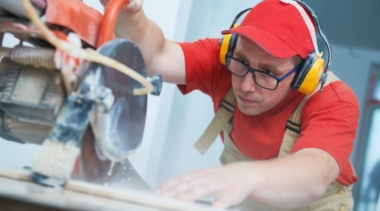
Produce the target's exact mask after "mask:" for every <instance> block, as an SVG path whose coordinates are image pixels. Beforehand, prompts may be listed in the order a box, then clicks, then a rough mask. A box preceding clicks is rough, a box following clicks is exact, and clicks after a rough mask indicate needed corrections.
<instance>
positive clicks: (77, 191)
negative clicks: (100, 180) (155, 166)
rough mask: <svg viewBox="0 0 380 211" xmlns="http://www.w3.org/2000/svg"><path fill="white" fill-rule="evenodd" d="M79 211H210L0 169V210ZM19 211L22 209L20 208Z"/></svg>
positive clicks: (203, 207) (155, 198) (148, 197)
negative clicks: (43, 181)
mask: <svg viewBox="0 0 380 211" xmlns="http://www.w3.org/2000/svg"><path fill="white" fill-rule="evenodd" d="M22 206H25V207H27V210H31V211H33V210H83V211H90V210H91V211H97V210H99V211H100V210H104V211H116V210H133V211H136V210H139V211H158V210H164V211H170V210H176V211H190V210H191V211H211V210H216V209H212V208H211V207H208V206H203V205H198V204H192V203H184V202H180V201H175V200H170V199H166V198H162V197H158V196H156V195H153V194H146V193H142V192H138V191H131V190H125V191H119V190H112V189H109V188H107V187H104V186H100V185H94V184H89V183H85V182H79V181H73V180H69V181H68V182H67V183H66V184H65V185H64V187H62V188H52V187H46V186H41V185H38V184H35V183H33V182H31V181H29V177H28V172H22V171H13V170H7V169H0V211H2V210H20V208H22ZM21 210H22V209H21Z"/></svg>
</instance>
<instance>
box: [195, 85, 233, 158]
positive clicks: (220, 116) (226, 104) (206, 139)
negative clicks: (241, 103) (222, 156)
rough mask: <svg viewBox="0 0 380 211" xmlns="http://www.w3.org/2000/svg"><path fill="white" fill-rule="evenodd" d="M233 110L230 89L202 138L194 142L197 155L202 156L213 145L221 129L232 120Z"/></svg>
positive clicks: (231, 91)
mask: <svg viewBox="0 0 380 211" xmlns="http://www.w3.org/2000/svg"><path fill="white" fill-rule="evenodd" d="M234 110H235V95H234V92H233V90H232V87H231V88H230V90H229V91H228V92H227V94H226V96H225V97H224V99H223V100H222V102H221V103H220V106H219V109H218V111H217V112H216V114H215V116H214V118H213V119H212V121H211V123H210V124H209V125H208V127H207V128H206V130H205V131H204V132H203V134H202V136H201V137H200V138H199V139H198V141H197V142H195V144H194V147H195V148H196V149H197V150H198V152H199V153H201V154H204V153H205V152H206V151H207V150H208V149H209V148H210V147H211V145H212V144H213V143H214V141H215V139H216V138H217V137H218V135H219V134H220V132H221V131H222V130H223V127H224V126H225V125H226V124H227V123H228V121H229V120H230V119H231V118H232V116H233V114H234Z"/></svg>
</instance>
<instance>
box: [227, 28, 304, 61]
mask: <svg viewBox="0 0 380 211" xmlns="http://www.w3.org/2000/svg"><path fill="white" fill-rule="evenodd" d="M222 34H223V35H224V34H237V35H240V36H244V37H246V38H249V39H250V40H252V41H254V42H256V43H257V44H258V45H260V46H261V47H262V48H263V49H264V50H266V51H267V52H268V53H270V54H271V55H273V56H275V57H277V58H289V57H293V56H295V55H298V53H297V52H296V51H295V50H294V49H293V48H291V47H290V46H289V45H287V44H286V43H285V42H283V41H282V40H281V39H279V38H278V37H277V36H275V35H273V34H272V33H270V32H268V31H266V30H263V29H261V28H258V27H255V26H239V27H236V28H232V29H228V30H224V31H222Z"/></svg>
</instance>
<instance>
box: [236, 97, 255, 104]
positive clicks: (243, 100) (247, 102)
mask: <svg viewBox="0 0 380 211" xmlns="http://www.w3.org/2000/svg"><path fill="white" fill-rule="evenodd" d="M238 100H239V101H240V102H242V103H243V104H246V105H252V104H255V103H257V102H256V101H254V100H249V99H247V98H244V97H241V96H238Z"/></svg>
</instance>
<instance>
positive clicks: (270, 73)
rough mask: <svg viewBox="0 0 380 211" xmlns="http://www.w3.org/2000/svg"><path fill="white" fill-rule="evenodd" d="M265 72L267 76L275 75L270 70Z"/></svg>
mask: <svg viewBox="0 0 380 211" xmlns="http://www.w3.org/2000/svg"><path fill="white" fill-rule="evenodd" d="M263 72H265V73H266V74H268V75H273V73H272V72H271V71H270V70H266V69H265V70H263Z"/></svg>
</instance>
